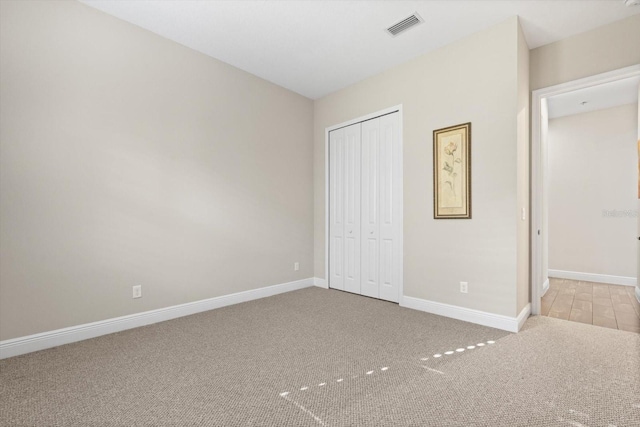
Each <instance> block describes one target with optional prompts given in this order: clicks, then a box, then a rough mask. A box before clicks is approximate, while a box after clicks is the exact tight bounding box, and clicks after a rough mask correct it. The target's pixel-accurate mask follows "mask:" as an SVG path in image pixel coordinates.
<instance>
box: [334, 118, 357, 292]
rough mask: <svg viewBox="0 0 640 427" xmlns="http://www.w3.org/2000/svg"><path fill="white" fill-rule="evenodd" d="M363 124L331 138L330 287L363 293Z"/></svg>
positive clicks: (348, 128) (337, 131) (352, 126)
mask: <svg viewBox="0 0 640 427" xmlns="http://www.w3.org/2000/svg"><path fill="white" fill-rule="evenodd" d="M360 144H361V141H360V123H357V124H355V125H351V126H348V127H345V128H342V129H338V130H335V131H332V132H331V133H330V134H329V237H330V242H329V286H330V287H331V288H334V289H340V290H345V291H349V292H354V293H358V294H359V293H360V236H361V232H360V155H361V154H360Z"/></svg>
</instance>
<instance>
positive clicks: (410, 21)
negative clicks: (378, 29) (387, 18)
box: [387, 13, 424, 37]
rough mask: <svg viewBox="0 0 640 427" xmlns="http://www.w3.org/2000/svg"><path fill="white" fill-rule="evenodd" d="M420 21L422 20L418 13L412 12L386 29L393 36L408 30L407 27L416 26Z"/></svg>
mask: <svg viewBox="0 0 640 427" xmlns="http://www.w3.org/2000/svg"><path fill="white" fill-rule="evenodd" d="M421 22H424V20H423V19H422V18H421V17H420V15H418V14H417V13H414V14H413V15H411V16H409V17H407V18H405V19H403V20H402V21H400V22H398V23H397V24H393V25H392V26H390V27H389V28H387V31H388V32H389V34H391V35H392V36H394V37H395V36H397V35H398V34H400V33H401V32H403V31H405V30H408V29H409V28H411V27H413V26H416V25H418V24H419V23H421Z"/></svg>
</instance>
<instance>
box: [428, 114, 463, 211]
mask: <svg viewBox="0 0 640 427" xmlns="http://www.w3.org/2000/svg"><path fill="white" fill-rule="evenodd" d="M433 218H434V219H471V122H468V123H463V124H459V125H456V126H449V127H446V128H443V129H437V130H434V131H433Z"/></svg>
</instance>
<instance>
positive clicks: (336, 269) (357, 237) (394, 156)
mask: <svg viewBox="0 0 640 427" xmlns="http://www.w3.org/2000/svg"><path fill="white" fill-rule="evenodd" d="M399 118H400V115H399V113H392V114H388V115H386V116H382V117H378V118H375V119H372V120H367V121H365V122H362V123H358V124H355V125H351V126H348V127H345V128H341V129H338V130H335V131H332V132H330V134H329V195H330V198H329V204H330V207H329V209H330V210H329V228H330V230H329V237H330V242H329V287H331V288H334V289H340V290H345V291H349V292H353V293H357V294H362V295H366V296H369V297H374V298H380V299H384V300H387V301H393V302H398V301H399V299H400V298H399V297H400V280H401V277H402V274H401V269H402V259H401V256H400V254H401V249H402V248H401V247H400V242H401V240H402V239H401V233H402V230H401V228H400V224H401V222H400V217H399V215H400V211H401V205H400V203H401V191H402V184H401V183H402V176H401V175H400V174H401V169H400V167H401V162H402V153H401V147H400V122H399Z"/></svg>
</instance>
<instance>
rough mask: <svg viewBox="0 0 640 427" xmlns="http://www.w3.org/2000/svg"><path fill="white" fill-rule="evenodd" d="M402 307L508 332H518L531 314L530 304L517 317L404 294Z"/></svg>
mask: <svg viewBox="0 0 640 427" xmlns="http://www.w3.org/2000/svg"><path fill="white" fill-rule="evenodd" d="M400 305H401V306H402V307H406V308H411V309H414V310H420V311H425V312H427V313H432V314H437V315H439V316H445V317H451V318H453V319H458V320H463V321H465V322H471V323H476V324H478V325H483V326H489V327H491V328H496V329H502V330H504V331H509V332H518V331H519V330H520V328H521V327H522V325H523V324H524V322H525V321H526V320H527V318H528V317H529V315H530V314H531V304H527V306H526V307H525V308H524V309H523V310H522V311H521V312H520V314H518V316H517V317H509V316H503V315H501V314H493V313H487V312H485V311H480V310H473V309H470V308H464V307H458V306H456V305H449V304H443V303H440V302H435V301H428V300H424V299H420V298H414V297H408V296H404V297H403V298H402V302H401V303H400Z"/></svg>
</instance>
